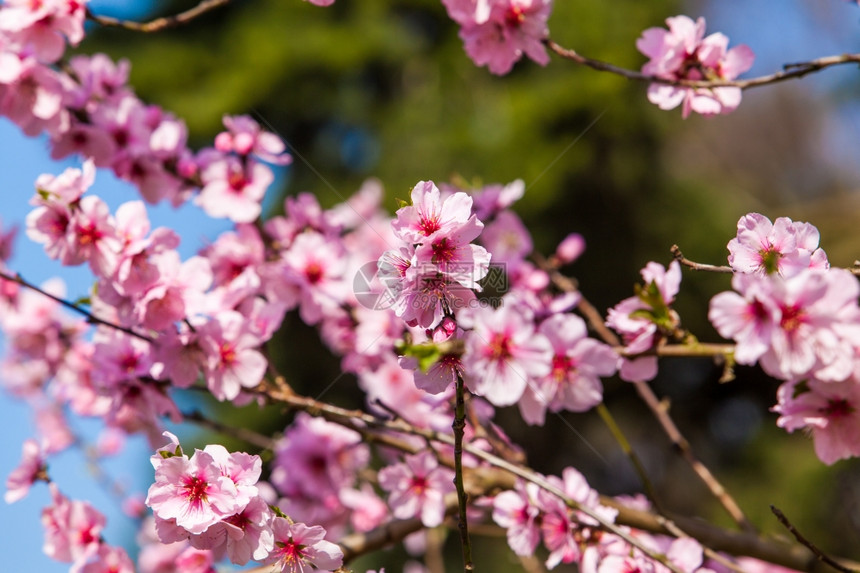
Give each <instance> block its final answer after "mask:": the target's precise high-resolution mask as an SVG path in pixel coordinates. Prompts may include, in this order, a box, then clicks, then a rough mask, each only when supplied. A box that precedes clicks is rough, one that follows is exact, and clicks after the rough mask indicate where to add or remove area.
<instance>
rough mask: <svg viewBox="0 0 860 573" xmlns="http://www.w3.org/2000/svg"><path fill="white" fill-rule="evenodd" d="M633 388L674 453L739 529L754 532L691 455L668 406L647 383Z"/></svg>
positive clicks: (688, 443)
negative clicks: (691, 469) (670, 444)
mask: <svg viewBox="0 0 860 573" xmlns="http://www.w3.org/2000/svg"><path fill="white" fill-rule="evenodd" d="M633 386H634V387H635V388H636V392H637V393H638V394H639V397H640V398H642V401H643V402H645V404H646V405H647V406H648V408H650V409H651V412H652V413H653V414H654V417H655V418H656V419H657V421H658V422H659V423H660V426H661V427H662V428H663V431H664V432H665V433H666V435H667V436H668V437H669V440H670V441H671V442H672V445H673V446H675V449H676V451H677V452H678V453H680V454H681V456H682V457H683V458H684V459H685V460H687V463H688V464H690V467H692V468H693V471H694V472H695V473H696V475H697V476H699V479H701V480H702V482H703V483H704V484H705V485H706V486H707V487H708V489H709V490H710V492H711V494H712V495H713V496H714V497H715V498H717V500H718V501H719V502H720V504H722V506H723V507H724V508H725V510H726V511H727V512H728V514H729V515H730V516H731V518H732V519H733V520H734V521H735V522H736V523H737V524H738V525H739V526H740V527H741V529H743V530H744V531H749V532H754V531H755V530H756V529H755V526H754V525H753V524H752V523H751V522H750V520H749V519H747V517H746V515H744V512H743V511H742V510H741V508H740V506H739V505H738V503H737V502H736V501H735V499H734V498H733V497H732V496H731V494H729V492H728V491H726V488H724V487H723V484H721V483H720V481H719V480H718V479H717V478H716V477H715V476H714V474H712V473H711V470H709V469H708V467H707V466H706V465H705V464H703V463H702V462H701V460H699V458H697V457H696V455H695V454H694V453H693V449H692V448H691V447H690V442H688V441H687V439H686V438H685V437H684V435H683V434H682V433H681V431H680V430H679V429H678V426H676V425H675V422H674V421H673V420H672V417H671V416H670V415H669V407H668V405H667V404H665V403H662V402H660V400H658V399H657V396H656V395H655V394H654V391H653V390H652V389H651V387H650V386H649V385H648V383H647V382H636V383H634V384H633Z"/></svg>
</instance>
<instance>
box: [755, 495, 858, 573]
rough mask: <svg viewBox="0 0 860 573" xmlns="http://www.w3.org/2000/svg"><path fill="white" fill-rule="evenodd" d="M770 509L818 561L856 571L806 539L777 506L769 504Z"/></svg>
mask: <svg viewBox="0 0 860 573" xmlns="http://www.w3.org/2000/svg"><path fill="white" fill-rule="evenodd" d="M770 510H771V511H772V512H773V514H774V515H775V516H776V518H777V519H778V520H779V522H780V523H781V524H782V525H783V526H784V527H785V528H786V529H788V530H789V531H790V532H791V534H792V535H794V538H795V539H797V542H798V543H800V544H801V545H804V546H805V547H807V548H809V550H810V551H812V552H813V553H814V554H815V557H817V558H818V559H819V560H820V561H822V562H824V563H827V564H828V565H830V566H831V567H833V568H834V569H836V570H837V571H842V573H857V571H858V569H853V568H850V567H846V566H844V565H842V564H841V563H837V562H836V561H834V560H833V559H831V558H830V557H828V556H827V555H826V554H825V553H824V552H823V551H821V550H820V549H819V548H818V547H816V546H815V545H813V544H812V542H811V541H809V540H808V539H806V538H805V537H804V536H803V535H802V534H801V533H800V532H799V531H798V530H797V528H796V527H795V526H794V525H793V524H792V523H791V522H790V521H789V520H788V518H787V517H786V516H785V514H784V513H783V512H782V511H781V510H780V509H779V508H778V507H775V506H773V505H772V506H770Z"/></svg>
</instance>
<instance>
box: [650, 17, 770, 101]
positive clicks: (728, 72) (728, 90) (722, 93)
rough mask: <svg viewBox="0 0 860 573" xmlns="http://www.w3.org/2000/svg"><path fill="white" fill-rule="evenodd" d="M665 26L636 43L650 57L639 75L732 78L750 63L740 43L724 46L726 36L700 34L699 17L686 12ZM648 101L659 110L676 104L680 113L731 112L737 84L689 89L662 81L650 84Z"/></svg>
mask: <svg viewBox="0 0 860 573" xmlns="http://www.w3.org/2000/svg"><path fill="white" fill-rule="evenodd" d="M666 25H667V26H668V30H667V29H665V28H648V29H647V30H645V31H644V32H642V36H641V37H640V38H639V39H638V40H637V41H636V47H637V48H638V49H639V51H640V52H642V53H643V54H645V55H646V56H648V57H649V58H650V60H649V61H648V63H646V64H645V65H644V66H642V73H643V74H647V75H649V76H654V77H656V78H660V79H663V80H671V81H678V80H708V81H713V80H734V79H736V78H737V77H738V76H739V75H740V74H742V73H744V72H745V71H747V70H749V69H750V68H751V67H752V64H753V59H754V56H753V53H752V50H750V48H749V47H748V46H746V45H743V44H742V45H740V46H735V47H734V48H731V49H729V47H728V46H729V39H728V38H727V37H726V36H725V35H724V34H721V33H719V32H717V33H714V34H711V35H709V36H707V37H705V19H704V18H699V19H698V20H696V21H693V19H692V18H689V17H688V16H675V17H673V18H668V19H667V20H666ZM648 101H650V102H651V103H653V104H656V105H657V106H659V107H660V109H674V108H676V107H678V106H679V105H680V106H681V115H682V116H683V117H685V118H686V117H687V116H689V115H690V112H693V111H694V112H696V113H700V114H702V115H716V114H722V113H729V112H732V111H734V110H735V109H736V108H737V107H738V105H740V103H741V88H739V87H735V86H721V87H713V88H694V87H684V86H677V85H672V84H668V83H652V84H651V85H650V87H649V88H648Z"/></svg>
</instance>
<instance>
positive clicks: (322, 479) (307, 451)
mask: <svg viewBox="0 0 860 573" xmlns="http://www.w3.org/2000/svg"><path fill="white" fill-rule="evenodd" d="M369 460H370V450H369V448H368V447H367V446H366V445H365V444H362V441H361V436H360V435H359V434H358V433H356V432H354V431H353V430H349V429H347V428H344V427H341V426H338V425H337V424H333V423H331V422H327V421H325V420H322V419H320V418H312V417H310V416H309V415H307V414H304V413H301V414H299V415H297V416H296V419H295V422H293V425H292V426H291V427H290V428H289V429H288V430H287V432H286V433H285V434H284V437H283V439H282V440H280V441H279V442H278V444H277V445H276V447H275V461H274V464H273V468H272V472H271V482H272V485H274V486H275V487H276V488H278V490H279V491H281V492H283V493H291V492H302V493H304V494H306V495H310V496H314V497H316V498H317V499H319V498H322V497H323V496H325V495H327V494H332V495H335V497H336V494H337V491H338V490H339V489H340V488H342V487H347V486H351V485H352V482H353V481H354V479H355V473H356V472H357V471H358V470H359V469H361V468H363V467H364V466H365V465H366V464H367V463H368V461H369Z"/></svg>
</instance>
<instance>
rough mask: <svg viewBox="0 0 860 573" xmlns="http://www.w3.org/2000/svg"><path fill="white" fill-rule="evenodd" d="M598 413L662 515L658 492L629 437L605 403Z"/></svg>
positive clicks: (598, 408)
mask: <svg viewBox="0 0 860 573" xmlns="http://www.w3.org/2000/svg"><path fill="white" fill-rule="evenodd" d="M597 413H598V414H600V418H601V419H602V420H603V423H604V424H606V426H607V427H608V428H609V431H610V433H611V434H612V436H613V437H614V438H615V441H616V442H618V445H619V446H620V447H621V451H623V452H624V454H625V455H626V456H627V457H628V458H629V459H630V462H631V463H632V464H633V468H634V469H635V470H636V473H637V474H638V475H639V480H640V481H641V482H642V485H643V486H644V488H645V495H647V496H648V499H650V500H651V505H653V506H654V509H655V510H657V513H660V514H661V515H662V514H663V513H664V512H663V508H662V505H661V504H660V501H659V499H658V498H657V491H656V490H655V489H654V484H652V483H651V479H650V478H649V477H648V472H646V471H645V465H644V464H643V463H642V460H641V459H639V456H638V455H637V454H636V451H635V450H634V449H633V446H632V445H630V441H629V440H628V439H627V436H625V435H624V432H623V431H622V430H621V427H620V426H619V425H618V423H617V422H616V421H615V418H614V417H613V416H612V414H611V413H610V412H609V408H607V407H606V404H604V403H603V402H601V403H600V404H598V405H597Z"/></svg>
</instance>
